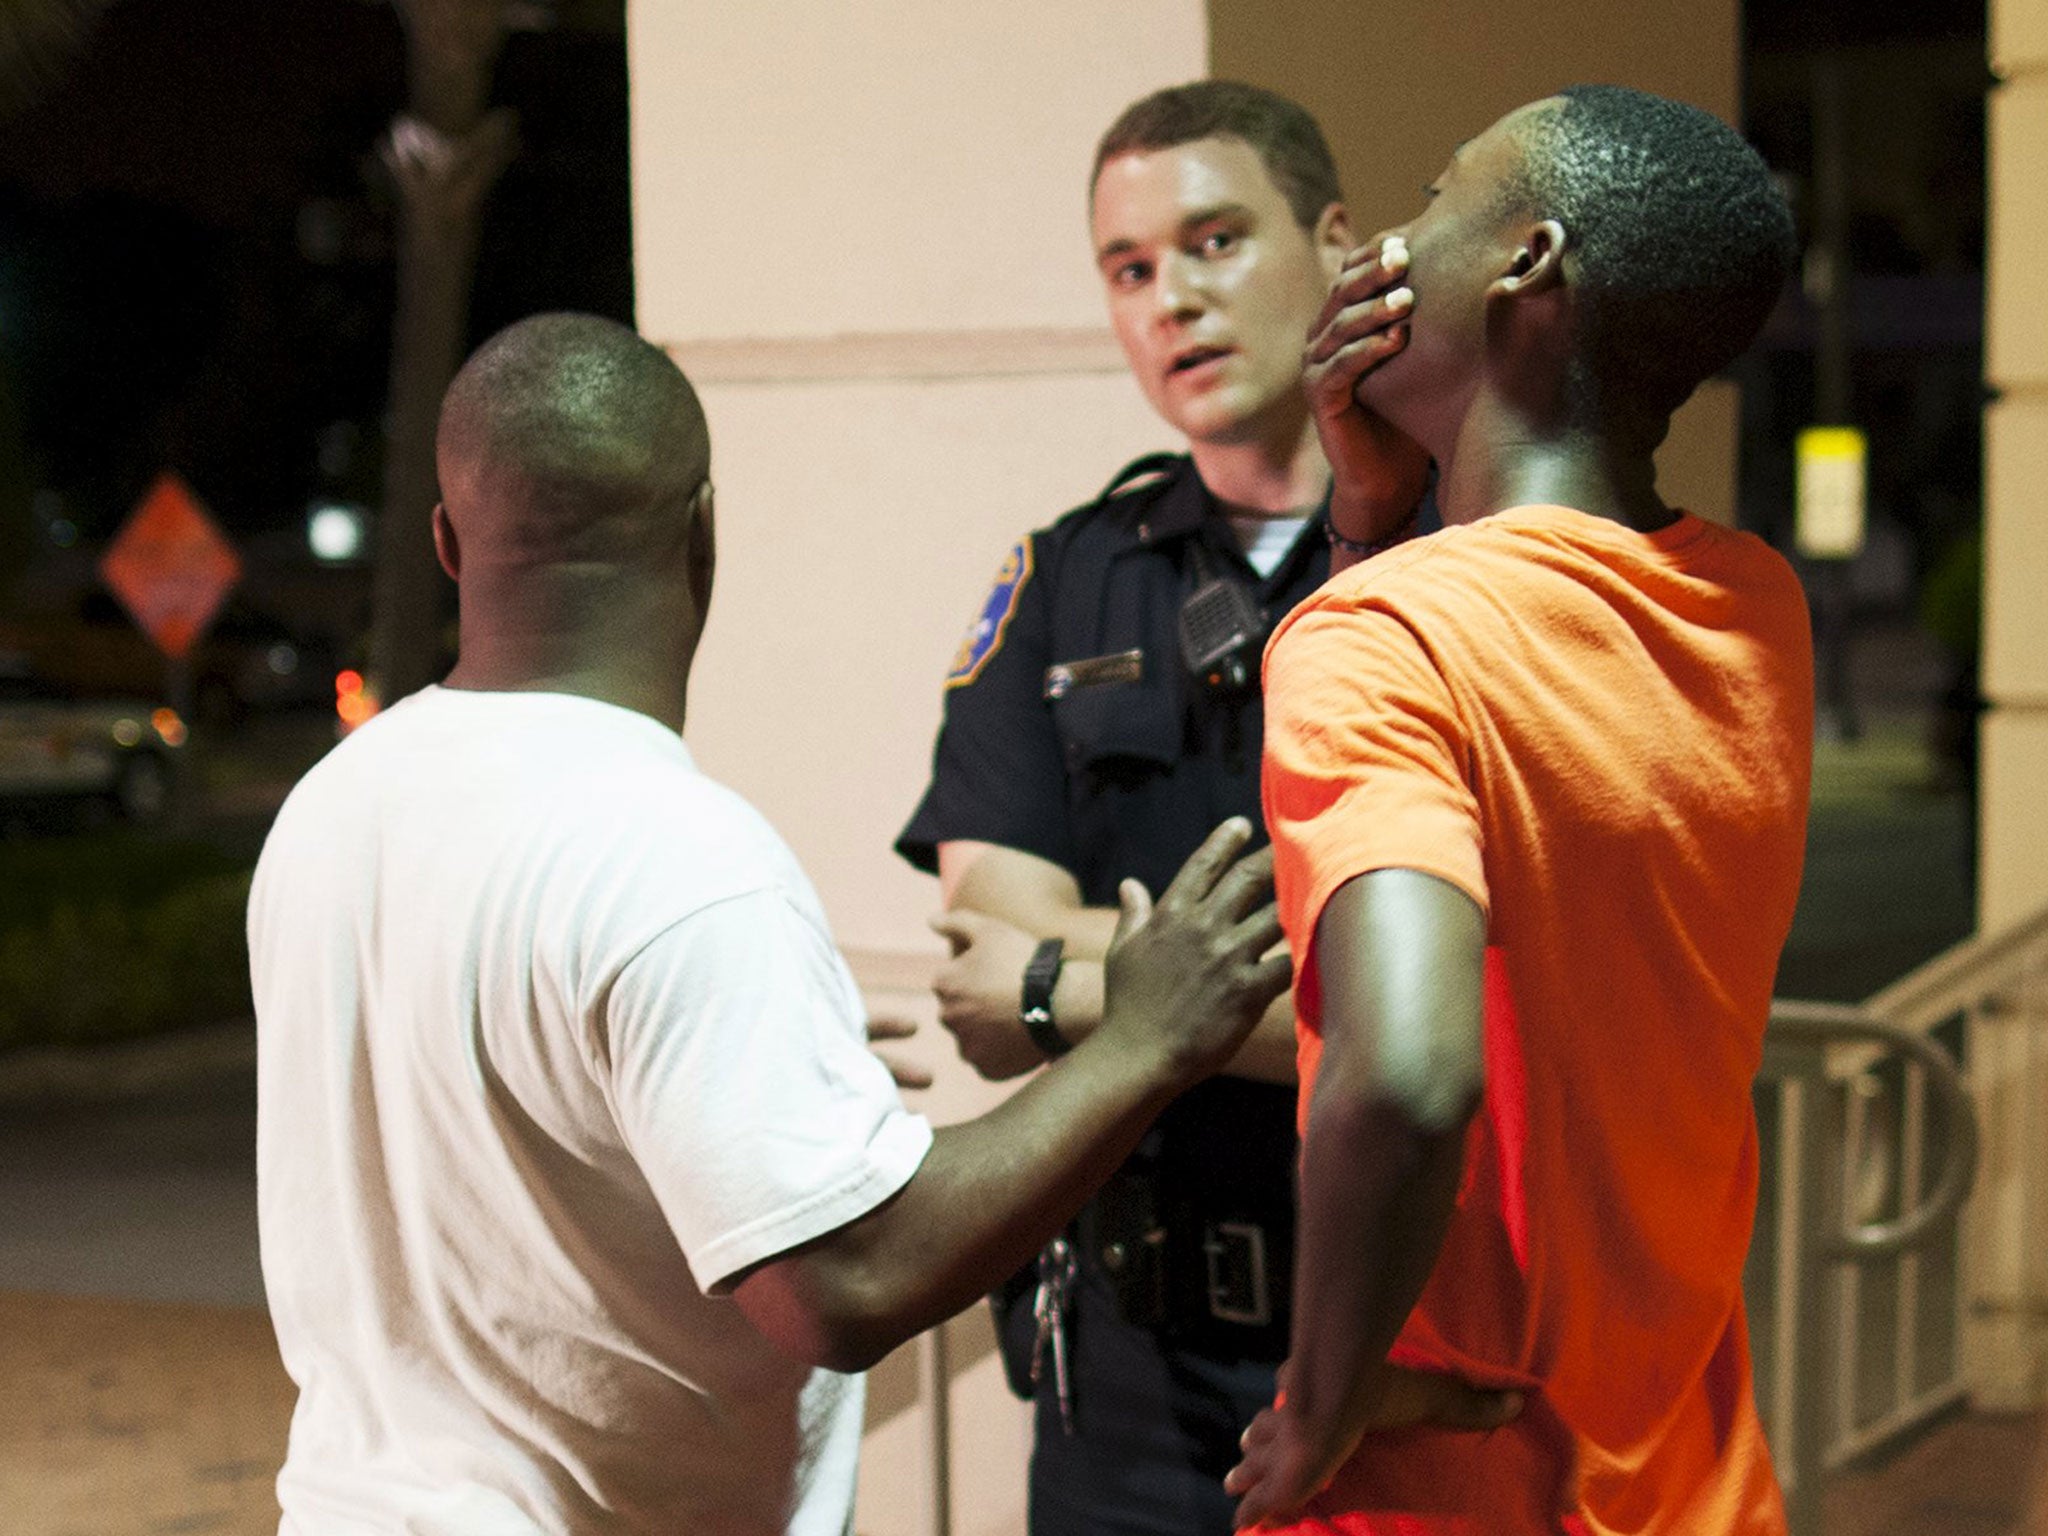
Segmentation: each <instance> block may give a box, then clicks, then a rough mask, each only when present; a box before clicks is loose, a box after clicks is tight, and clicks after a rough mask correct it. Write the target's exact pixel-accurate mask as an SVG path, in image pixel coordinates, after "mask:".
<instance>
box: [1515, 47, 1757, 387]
mask: <svg viewBox="0 0 2048 1536" xmlns="http://www.w3.org/2000/svg"><path fill="white" fill-rule="evenodd" d="M1558 94H1559V96H1560V98H1561V101H1560V103H1559V104H1558V105H1557V106H1556V107H1554V108H1553V109H1552V110H1550V111H1547V112H1542V113H1538V114H1536V115H1535V116H1533V117H1532V118H1531V120H1530V123H1529V126H1528V127H1527V129H1526V130H1525V136H1524V138H1523V149H1524V154H1523V164H1524V169H1525V180H1524V183H1523V185H1521V186H1519V187H1515V188H1512V189H1510V193H1509V195H1510V196H1512V197H1513V198H1515V199H1516V200H1517V201H1521V202H1524V203H1525V204H1526V206H1527V208H1528V210H1529V211H1531V212H1533V213H1535V214H1536V215H1537V216H1539V217H1542V218H1554V219H1556V220H1557V221H1558V222H1559V223H1560V224H1562V225H1563V226H1564V229H1565V238H1566V246H1567V250H1568V251H1570V252H1571V253H1572V255H1573V257H1574V259H1575V263H1576V279H1575V286H1576V289H1577V294H1578V300H1579V314H1580V327H1581V329H1580V343H1579V366H1578V370H1577V371H1578V378H1577V381H1576V382H1577V383H1578V384H1579V385H1580V386H1581V392H1582V397H1584V398H1585V399H1586V403H1587V404H1589V405H1590V406H1592V407H1593V408H1594V409H1597V410H1599V411H1601V412H1603V413H1605V412H1607V411H1609V410H1611V409H1614V408H1621V409H1627V410H1630V411H1638V410H1640V411H1647V412H1654V413H1659V414H1669V413H1670V412H1671V411H1673V410H1675V409H1676V408H1677V407H1678V406H1679V405H1680V404H1682V403H1683V402H1684V400H1685V398H1686V397H1687V396H1688V395H1690V394H1691V393H1692V392H1693V390H1694V389H1695V388H1697V387H1698V386H1699V384H1700V383H1701V382H1702V381H1703V380H1705V379H1707V378H1708V377H1710V376H1711V375H1713V374H1715V373H1718V372H1719V371H1720V370H1721V369H1723V368H1725V367H1727V366H1728V364H1729V363H1731V362H1733V361H1734V360H1735V358H1736V357H1738V356H1739V355H1740V354H1741V353H1742V351H1743V349H1744V348H1746V347H1747V346H1748V345H1749V343H1750V342H1751V341H1752V340H1753V339H1754V338H1755V336H1756V333H1757V331H1758V329H1759V328H1760V327H1761V326H1762V325H1763V322H1764V319H1765V317H1766V316H1767V315H1769V313H1770V311H1771V308H1772V306H1773V305H1774V304H1775V303H1776V302H1777V299H1778V295H1779V293H1780V291H1781V290H1782V289H1783V287H1784V284H1785V279H1786V277H1787V276H1788V274H1789V273H1790V271H1791V266H1792V259H1793V254H1794V248H1795V247H1794V233H1793V225H1792V214H1791V210H1790V209H1789V208H1788V207H1787V206H1786V204H1785V198H1784V195H1783V194H1782V193H1781V192H1780V191H1779V190H1778V187H1777V184H1776V182H1775V181H1773V179H1772V177H1771V173H1770V170H1769V168H1768V167H1767V166H1766V165H1765V164H1764V162H1763V160H1762V158H1761V157H1760V156H1759V155H1758V154H1757V153H1756V151H1755V150H1753V149H1751V148H1750V147H1749V145H1748V144H1746V143H1745V142H1743V139H1742V137H1741V135H1739V134H1737V133H1736V132H1735V130H1734V129H1732V128H1730V127H1729V126H1728V125H1727V124H1726V123H1723V122H1722V121H1721V120H1720V119H1719V118H1717V117H1715V116H1713V115H1712V114H1711V113H1708V112H1703V111H1701V110H1700V109H1699V108H1697V107H1692V106H1687V105H1685V104H1684V103H1682V102H1676V101H1670V100H1667V99H1666V98H1664V97H1661V96H1652V95H1650V94H1648V93H1647V92H1644V91H1636V90H1629V89H1627V88H1625V87H1622V86H1613V85H1579V86H1572V87H1570V88H1569V89H1566V90H1564V91H1561V92H1559V93H1558Z"/></svg>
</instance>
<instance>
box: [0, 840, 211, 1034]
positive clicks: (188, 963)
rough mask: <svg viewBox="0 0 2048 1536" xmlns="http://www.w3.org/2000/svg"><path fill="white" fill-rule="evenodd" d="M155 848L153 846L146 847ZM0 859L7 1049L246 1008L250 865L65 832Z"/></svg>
mask: <svg viewBox="0 0 2048 1536" xmlns="http://www.w3.org/2000/svg"><path fill="white" fill-rule="evenodd" d="M138 850H146V851H138ZM7 854H8V856H7V857H6V858H5V859H4V860H0V865H4V876H0V924H4V926H0V1050H6V1049H9V1048H12V1047H16V1046H22V1045H39V1044H84V1043H87V1042H92V1041H103V1040H118V1039H127V1038H131V1037H134V1036H138V1035H147V1034H156V1033H160V1032H162V1031H165V1030H170V1029H176V1028H180V1027H182V1026H185V1025H191V1024H210V1023H216V1022H219V1021H220V1020H223V1019H231V1018H235V1017H238V1016H243V1015H247V1014H248V1013H249V1012H250V1002H249V952H248V944H247V940H246V938H245V935H244V927H243V924H244V920H245V919H244V913H245V912H246V909H247V907H248V901H249V871H248V870H247V869H246V868H230V869H226V870H222V869H221V868H220V867H219V866H220V865H221V864H222V863H223V862H226V861H225V860H224V859H223V858H222V857H221V856H219V855H217V854H215V853H213V852H212V851H211V850H206V849H204V848H202V847H199V846H198V845H178V844H141V843H135V844H130V843H128V841H127V840H126V839H125V838H124V839H117V840H113V846H112V847H109V846H108V840H106V839H79V840H76V841H74V840H70V839H66V840H64V841H63V842H62V843H61V844H52V845H49V847H48V848H39V849H36V850H34V851H28V850H23V849H18V848H17V849H9V850H7Z"/></svg>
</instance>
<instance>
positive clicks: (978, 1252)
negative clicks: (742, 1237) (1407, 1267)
mask: <svg viewBox="0 0 2048 1536" xmlns="http://www.w3.org/2000/svg"><path fill="white" fill-rule="evenodd" d="M1250 834H1251V829H1250V827H1249V826H1248V825H1246V824H1245V823H1244V822H1243V821H1242V820H1233V821H1232V822H1229V823H1226V824H1225V826H1224V827H1222V828H1219V829H1218V831H1217V832H1216V833H1215V834H1214V835H1212V836H1211V837H1210V839H1209V840H1208V841H1207V842H1206V843H1204V844H1203V846H1202V848H1201V849H1200V850H1199V851H1198V852H1197V854H1196V855H1195V857H1193V858H1192V859H1190V860H1189V861H1188V864H1187V866H1186V867H1185V868H1184V869H1183V870H1182V872H1181V874H1180V875H1179V876H1177V877H1176V878H1175V880H1174V883H1173V885H1172V886H1171V887H1169V888H1168V890H1167V892H1166V893H1165V894H1164V895H1163V896H1161V898H1160V900H1159V905H1158V909H1157V910H1156V911H1152V912H1150V915H1149V916H1147V912H1148V909H1149V907H1150V903H1149V900H1148V899H1147V897H1146V896H1145V893H1144V891H1143V889H1142V887H1140V886H1139V885H1138V884H1137V882H1135V881H1129V882H1126V884H1125V891H1124V911H1125V914H1126V915H1125V918H1124V922H1123V932H1122V933H1121V935H1120V937H1119V938H1118V940H1117V942H1116V943H1115V945H1114V946H1113V947H1112V951H1111V954H1110V956H1109V959H1108V984H1109V1006H1108V1008H1107V1010H1106V1014H1105V1018H1104V1020H1103V1024H1102V1027H1101V1028H1100V1029H1099V1030H1097V1031H1096V1033H1095V1035H1094V1036H1093V1038H1091V1039H1090V1040H1088V1041H1085V1042H1083V1043H1082V1044H1081V1045H1080V1046H1078V1047H1076V1048H1075V1050H1074V1051H1073V1052H1072V1054H1070V1055H1068V1056H1066V1057H1064V1058H1062V1060H1061V1061H1060V1062H1059V1064H1058V1065H1057V1066H1056V1067H1054V1068H1053V1069H1052V1070H1050V1071H1047V1072H1045V1073H1043V1074H1041V1075H1040V1077H1039V1078H1038V1079H1037V1080H1036V1081H1034V1082H1032V1083H1029V1084H1027V1085H1026V1086H1025V1087H1024V1088H1023V1089H1022V1090H1021V1091H1020V1092H1018V1093H1016V1094H1013V1095H1012V1096H1011V1097H1010V1098H1009V1099H1007V1100H1006V1101H1005V1102H1004V1103H1003V1104H1001V1105H999V1106H998V1107H997V1108H996V1109H994V1110H993V1111H991V1112H990V1113H989V1114H987V1115H985V1116H983V1117H982V1118H980V1119H978V1120H974V1121H970V1122H968V1123H967V1124H964V1125H957V1126H949V1127H946V1128H944V1129H942V1130H940V1131H939V1132H938V1133H937V1135H936V1137H935V1139H934V1142H933V1145H932V1149H931V1151H930V1152H929V1153H928V1154H927V1156H926V1158H925V1161H924V1163H923V1164H922V1165H921V1166H920V1167H919V1169H918V1171H917V1173H916V1174H915V1175H913V1176H912V1178H911V1180H910V1182H909V1183H908V1184H907V1185H905V1186H904V1188H903V1189H902V1190H901V1191H900V1192H899V1193H898V1194H897V1195H896V1196H895V1197H894V1198H893V1199H891V1200H889V1201H886V1202H884V1203H883V1204H882V1205H881V1206H879V1207H878V1208H876V1209H875V1210H873V1211H870V1212H869V1213H868V1214H867V1215H865V1216H863V1217H861V1218H859V1219H858V1220H856V1221H853V1222H850V1223H848V1224H847V1225H846V1226H843V1227H841V1228H839V1229H837V1230H836V1231H833V1232H830V1233H827V1234H826V1235H824V1236H823V1237H820V1238H818V1239H816V1240H815V1241H813V1242H811V1243H808V1244H806V1245H805V1246H803V1247H801V1248H798V1249H795V1250H793V1251H791V1252H789V1253H786V1254H783V1255H780V1256H779V1257H777V1258H774V1259H771V1260H769V1261H767V1262H766V1263H763V1264H761V1265H759V1266H757V1267H755V1268H754V1269H753V1270H751V1271H749V1272H748V1273H747V1274H746V1275H745V1276H744V1277H742V1278H741V1279H740V1281H739V1282H738V1284H737V1285H736V1286H735V1288H734V1291H733V1296H734V1299H735V1300H736V1301H737V1302H738V1304H739V1306H740V1308H741V1310H742V1311H744V1312H745V1313H746V1315H747V1316H748V1318H749V1319H750V1320H752V1321H753V1323H754V1324H755V1325H756V1326H757V1327H758V1328H760V1329H761V1331H762V1332H763V1333H765V1334H766V1335H767V1336H768V1337H769V1338H770V1339H771V1340H772V1341H773V1342H774V1343H776V1345H777V1346H778V1347H780V1348H781V1349H783V1350H784V1351H785V1352H786V1353H788V1354H791V1355H793V1356H795V1357H796V1358H798V1359H802V1360H806V1361H809V1362H811V1363H814V1364H818V1365H825V1366H829V1367H831V1368H834V1369H838V1370H853V1369H860V1368H863V1367H865V1366H867V1365H869V1364H872V1363H873V1362H874V1361H875V1360H877V1359H879V1358H880V1357H881V1356H882V1355H883V1354H885V1353H886V1352H887V1351H888V1350H890V1349H892V1348H894V1347H895V1346H896V1345H897V1344H899V1343H901V1342H903V1340H905V1339H907V1338H909V1337H911V1336H912V1335H913V1334H915V1333H917V1332H919V1331H920V1330H922V1329H924V1328H927V1327H930V1326H931V1325H932V1324H933V1323H936V1322H938V1321H940V1320H941V1319H943V1318H945V1317H948V1316H951V1315H952V1314H953V1313H954V1312H957V1311H959V1310H960V1309H961V1308H963V1307H965V1306H968V1305H970V1304H971V1303H972V1302H973V1301H974V1300H975V1299H976V1298H977V1297H979V1296H981V1295H983V1294H984V1293H986V1292H987V1291H989V1290H991V1289H993V1288H994V1287H995V1286H996V1285H998V1284H1000V1283H1001V1282H1002V1281H1003V1280H1004V1279H1006V1278H1007V1277H1008V1276H1009V1275H1010V1274H1012V1273H1014V1272H1015V1270H1016V1269H1017V1268H1018V1267H1019V1266H1020V1265H1021V1264H1023V1263H1024V1261H1025V1260H1026V1259H1028V1258H1029V1257H1030V1256H1031V1255H1032V1254H1033V1253H1035V1252H1036V1251H1037V1250H1038V1248H1039V1247H1040V1246H1041V1245H1042V1244H1043V1243H1045V1242H1046V1241H1047V1240H1048V1239H1049V1238H1050V1237H1051V1236H1052V1235H1053V1233H1055V1232H1057V1231H1058V1230H1059V1228H1060V1227H1061V1226H1062V1225H1063V1224H1064V1223H1065V1222H1066V1221H1067V1220H1068V1219H1069V1218H1071V1217H1072V1215H1073V1213H1074V1212H1075V1211H1076V1210H1078V1209H1079V1208H1080V1205H1081V1203H1082V1201H1083V1200H1084V1199H1086V1198H1087V1196H1088V1195H1089V1194H1091V1193H1092V1192H1093V1191H1094V1189H1095V1188H1096V1187H1097V1186H1098V1185H1099V1184H1100V1183H1101V1182H1102V1180H1104V1179H1105V1178H1107V1177H1108V1176H1109V1174H1110V1173H1111V1172H1112V1171H1113V1170H1114V1169H1115V1168H1116V1167H1117V1165H1118V1164H1119V1163H1121V1162H1122V1161H1123V1159H1124V1158H1125V1157H1126V1156H1127V1155H1128V1154H1129V1153H1130V1151H1131V1149H1132V1148H1133V1147H1135V1146H1136V1145H1137V1142H1138V1138H1139V1137H1140V1136H1142V1135H1143V1134H1144V1132H1145V1129H1146V1128H1147V1127H1148V1126H1149V1125H1150V1124H1151V1122H1152V1120H1153V1118H1154V1117H1155V1116H1156V1115H1157V1114H1158V1112H1159V1111H1160V1110H1161V1109H1162V1108H1164V1107H1165V1105H1166V1104H1167V1103H1168V1102H1170V1101H1171V1100H1172V1099H1173V1098H1174V1097H1175V1096H1176V1095H1177V1094H1179V1093H1180V1092H1182V1091H1183V1090H1184V1089H1186V1088H1187V1087H1189V1086H1191V1085H1192V1084H1193V1083H1195V1082H1196V1081H1198V1080H1199V1079H1201V1078H1202V1077H1205V1076H1207V1075H1208V1074H1209V1073H1211V1072H1213V1071H1215V1070H1216V1069H1217V1068H1218V1067H1219V1066H1221V1065H1222V1064H1223V1063H1224V1062H1225V1061H1226V1060H1228V1059H1229V1057H1230V1056H1231V1054H1232V1053H1233V1052H1234V1051H1235V1050H1236V1049H1237V1046H1238V1045H1239V1043H1240V1042H1241V1041H1242V1039H1243V1037H1244V1035H1245V1034H1246V1033H1247V1032H1248V1031H1249V1030H1250V1028H1251V1027H1252V1024H1253V1023H1254V1021H1255V1020H1256V1019H1257V1018H1258V1017H1259V1015H1260V1014H1261V1013H1263V1012H1264V1010H1265V1008H1266V1005H1267V1004H1268V1003H1269V1002H1270V1001H1271V1000H1272V998H1273V997H1274V995H1275V994H1276V993H1278V992H1279V991H1280V990H1281V989H1282V988H1283V987H1285V985H1286V983H1287V976H1288V967H1287V961H1286V957H1285V956H1284V954H1282V955H1275V954H1274V953H1273V952H1272V951H1273V945H1274V943H1275V941H1276V940H1277V938H1278V937H1279V924H1278V922H1277V920H1276V919H1275V917H1274V913H1273V908H1272V905H1271V903H1270V900H1269V899H1268V896H1269V892H1270V888H1271V878H1272V873H1271V872H1272V860H1271V856H1270V854H1269V853H1266V852H1263V851H1262V852H1260V853H1258V854H1255V855H1253V856H1251V857H1250V858H1247V859H1244V860H1241V861H1238V862H1237V863H1236V864H1235V865H1234V866H1233V865H1232V863H1231V861H1232V859H1233V858H1234V856H1235V855H1236V854H1237V852H1238V851H1239V850H1240V849H1242V848H1243V846H1244V844H1245V843H1246V842H1247V841H1248V840H1249V838H1250Z"/></svg>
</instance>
